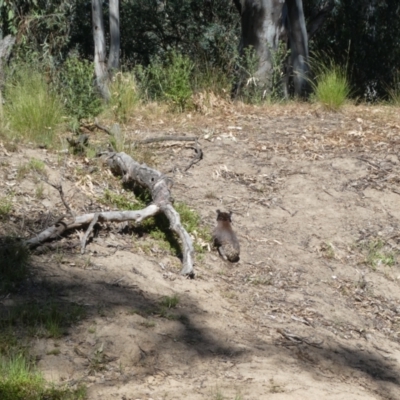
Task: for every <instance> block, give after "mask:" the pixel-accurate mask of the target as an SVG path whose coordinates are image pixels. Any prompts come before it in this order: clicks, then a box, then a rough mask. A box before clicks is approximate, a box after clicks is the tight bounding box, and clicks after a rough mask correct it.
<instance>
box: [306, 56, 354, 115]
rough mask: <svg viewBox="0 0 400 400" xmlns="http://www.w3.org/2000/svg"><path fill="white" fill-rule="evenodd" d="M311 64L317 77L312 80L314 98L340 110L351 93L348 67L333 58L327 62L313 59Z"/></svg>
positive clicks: (331, 108) (332, 108)
mask: <svg viewBox="0 0 400 400" xmlns="http://www.w3.org/2000/svg"><path fill="white" fill-rule="evenodd" d="M311 65H312V67H313V69H314V71H315V79H314V81H312V82H311V86H312V88H313V91H314V94H313V95H312V99H313V100H314V101H317V102H318V103H321V104H322V105H323V106H324V107H325V108H327V109H328V110H338V109H339V108H340V107H341V106H342V105H343V104H344V103H345V101H346V100H347V99H348V97H349V95H350V93H351V90H350V84H349V80H348V78H347V73H346V68H345V67H341V66H339V65H336V64H335V63H334V62H333V61H331V60H328V62H326V63H324V62H321V61H315V60H312V61H311Z"/></svg>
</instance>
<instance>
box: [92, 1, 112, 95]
mask: <svg viewBox="0 0 400 400" xmlns="http://www.w3.org/2000/svg"><path fill="white" fill-rule="evenodd" d="M92 23H93V39H94V69H95V73H96V84H97V87H98V89H99V91H100V94H101V96H102V97H103V98H104V99H105V100H106V101H108V100H109V99H110V91H109V89H108V83H109V75H108V70H107V65H106V41H105V37H104V22H103V9H102V2H101V0H92Z"/></svg>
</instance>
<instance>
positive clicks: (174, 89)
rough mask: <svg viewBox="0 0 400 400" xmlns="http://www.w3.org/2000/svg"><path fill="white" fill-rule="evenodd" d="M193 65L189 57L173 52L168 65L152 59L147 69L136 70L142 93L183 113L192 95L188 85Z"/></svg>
mask: <svg viewBox="0 0 400 400" xmlns="http://www.w3.org/2000/svg"><path fill="white" fill-rule="evenodd" d="M193 68H194V64H193V63H192V62H191V61H190V59H189V57H187V56H184V55H182V54H179V53H177V52H176V51H173V52H171V53H170V55H169V63H162V62H161V61H160V60H158V59H154V60H153V62H152V63H151V64H150V65H149V67H148V68H147V69H145V70H144V69H138V70H137V73H138V76H139V79H140V80H141V83H142V91H144V92H145V93H146V94H147V95H148V96H149V97H150V98H154V99H160V100H164V101H167V102H169V103H171V104H172V105H173V107H174V108H175V109H177V110H178V111H184V110H185V108H187V106H188V101H189V99H190V97H191V96H192V94H193V91H192V87H191V84H190V80H191V76H192V71H193Z"/></svg>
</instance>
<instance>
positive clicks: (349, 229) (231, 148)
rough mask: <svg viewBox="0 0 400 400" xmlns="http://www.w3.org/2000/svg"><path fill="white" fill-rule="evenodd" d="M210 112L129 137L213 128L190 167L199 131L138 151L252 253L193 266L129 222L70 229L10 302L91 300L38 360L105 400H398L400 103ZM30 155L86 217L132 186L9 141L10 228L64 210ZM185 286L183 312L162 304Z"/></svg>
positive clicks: (59, 379)
mask: <svg viewBox="0 0 400 400" xmlns="http://www.w3.org/2000/svg"><path fill="white" fill-rule="evenodd" d="M203 111H204V110H203ZM204 112H206V114H196V113H192V114H187V115H181V116H180V115H179V116H171V115H170V116H168V114H162V113H159V114H158V113H157V112H156V111H154V112H150V113H148V114H140V113H138V116H137V117H135V118H132V120H131V121H130V123H129V125H127V126H122V130H123V134H124V136H125V142H126V143H129V142H130V141H132V140H135V139H137V138H150V137H157V136H164V135H187V136H196V137H198V138H199V144H200V146H201V148H202V150H203V153H204V157H203V159H202V160H201V161H200V162H199V163H197V164H195V165H193V166H192V167H191V168H190V169H189V170H188V171H187V172H183V170H184V167H185V166H186V165H188V163H189V162H190V160H191V159H192V157H193V155H194V151H193V148H192V147H191V146H192V145H193V143H190V142H176V141H168V142H163V143H154V144H148V145H145V146H142V147H141V148H140V156H141V157H143V158H144V159H145V160H147V161H148V162H150V163H153V165H154V166H155V168H157V169H158V170H160V171H167V170H170V169H172V170H173V172H170V173H169V174H168V175H169V176H170V177H171V178H172V179H173V181H174V186H173V188H172V195H173V197H174V199H175V200H176V201H179V202H184V203H186V204H187V205H188V206H190V207H191V208H192V209H194V210H196V211H197V212H198V213H199V214H200V216H201V221H202V224H204V225H205V226H207V227H209V228H210V230H211V229H212V227H213V226H214V225H215V217H216V209H221V210H231V211H232V212H233V227H234V229H235V231H236V232H237V235H238V238H239V240H240V244H241V259H240V261H239V262H238V263H236V264H229V263H226V262H224V261H223V260H221V259H220V258H219V256H218V254H217V252H215V251H208V250H207V251H206V253H205V254H204V255H202V256H201V257H199V258H198V260H197V262H196V265H195V272H196V277H195V279H187V278H185V277H182V276H180V275H179V270H180V261H179V259H178V258H177V257H175V256H174V255H172V254H170V253H169V252H168V251H166V250H163V248H162V247H159V246H158V245H157V243H155V242H150V245H147V247H146V245H145V244H146V243H148V238H146V237H145V236H143V237H138V236H136V235H132V234H130V233H126V231H124V230H123V229H120V228H119V227H118V226H117V224H108V225H105V224H104V225H102V226H101V227H100V228H99V230H98V232H97V235H96V237H95V238H94V239H93V240H92V241H91V242H90V243H89V244H88V246H87V250H86V254H85V255H81V254H80V248H79V237H80V235H82V232H72V233H71V234H70V235H68V236H67V237H66V238H64V239H62V240H60V241H59V242H58V244H59V246H60V247H59V248H57V250H49V251H47V252H45V253H43V254H37V255H34V256H33V265H32V277H31V280H30V283H29V284H27V286H26V288H25V289H26V290H25V291H24V292H23V293H18V294H16V295H10V296H8V297H7V298H3V299H0V303H1V304H2V305H3V307H7V306H9V305H10V304H14V302H18V301H20V300H21V299H22V298H25V299H26V298H28V299H32V301H33V300H35V299H37V298H39V297H41V296H42V297H43V296H46V293H48V292H49V291H52V292H53V293H54V292H55V293H56V296H57V297H58V298H59V299H60V300H62V301H63V302H65V303H74V304H75V303H78V304H81V305H82V306H83V307H85V309H86V316H85V317H84V318H82V319H81V321H79V323H78V324H76V325H74V326H72V327H70V328H69V330H68V334H67V335H66V336H64V337H63V338H61V339H57V340H55V339H48V338H41V337H38V338H33V339H32V340H31V346H32V353H33V354H34V355H36V358H37V360H38V366H39V368H40V370H41V371H43V373H44V374H45V377H46V378H47V379H49V380H51V381H54V382H56V383H62V384H67V385H70V386H72V387H73V386H74V385H76V384H78V383H79V382H84V383H85V384H86V385H87V387H88V397H89V399H93V400H94V399H96V400H100V399H104V400H108V399H110V400H111V399H121V400H136V399H141V400H150V399H153V400H161V399H163V400H164V399H170V400H171V399H193V400H197V399H216V400H218V399H236V400H262V399H275V400H289V399H307V400H312V399H318V400H319V399H335V400H339V399H345V400H349V399H352V400H355V399H362V400H367V399H393V400H395V399H400V365H399V362H400V288H399V284H400V263H399V262H400V232H399V226H400V159H399V157H398V155H399V154H400V153H399V150H400V110H399V109H395V108H390V107H372V106H371V107H368V106H348V107H346V108H345V109H344V110H343V111H341V112H339V113H329V112H326V111H323V110H322V109H320V108H318V107H317V106H310V105H307V104H304V105H303V104H292V105H285V106H269V107H250V106H240V105H229V106H226V107H220V108H218V109H217V110H213V109H210V110H205V111H204ZM89 134H90V136H91V138H90V140H91V141H93V142H95V141H96V140H100V139H99V138H102V137H104V138H105V140H106V139H107V135H106V134H105V133H104V132H101V131H91V132H89ZM134 151H135V150H134ZM31 158H37V159H41V160H43V161H44V162H45V164H46V171H47V174H48V179H49V180H50V181H52V182H56V181H59V180H60V178H61V177H62V178H63V185H64V189H65V192H66V198H67V201H68V202H69V204H70V205H71V207H72V208H73V210H74V211H75V212H76V213H77V214H82V213H85V212H89V211H90V210H99V209H105V206H104V205H102V204H101V203H100V202H99V198H101V196H103V194H104V190H105V189H106V188H110V189H112V190H115V191H120V192H121V190H122V188H121V187H120V182H119V180H118V178H115V177H113V176H112V174H111V173H110V172H109V171H108V170H107V168H106V167H105V166H101V165H100V164H99V163H98V161H96V160H94V159H87V158H85V157H82V156H71V155H65V154H64V153H63V152H58V153H56V152H52V151H46V150H43V149H37V148H34V147H33V146H26V147H24V146H21V145H20V146H19V147H18V150H17V151H14V152H12V151H10V150H7V146H5V145H2V147H0V170H1V172H2V173H3V175H4V179H3V180H1V183H0V190H1V192H2V193H6V194H7V193H11V191H12V193H13V196H14V197H13V199H14V200H13V214H12V219H11V221H10V224H9V225H8V226H7V229H8V230H12V229H15V230H17V229H20V230H21V228H23V231H24V232H25V236H26V237H31V236H33V235H34V234H35V232H38V231H40V230H41V229H44V228H45V227H46V226H47V225H48V224H49V221H50V220H51V219H52V218H55V217H57V216H59V215H61V214H63V213H64V212H65V210H64V208H63V205H62V202H61V200H60V197H59V195H58V192H57V191H56V190H54V189H53V188H51V187H50V186H47V185H46V186H45V187H44V193H45V196H44V198H43V199H40V200H37V199H36V198H35V190H37V185H38V184H39V183H38V181H37V176H35V174H34V173H33V172H32V173H29V174H28V175H27V176H25V177H23V178H18V176H17V171H18V166H19V165H21V164H23V163H24V162H26V161H27V160H29V159H31ZM22 217H24V218H25V219H24V223H23V224H22V222H21V221H22ZM46 224H47V225H46ZM33 226H34V228H33ZM4 229H5V228H4V226H3V231H4ZM5 233H6V232H2V234H5ZM8 233H9V232H8ZM175 295H177V296H178V297H179V303H178V305H177V306H176V308H173V309H171V310H169V311H168V312H170V314H160V313H157V312H153V311H151V310H156V309H157V307H158V304H159V302H160V300H161V299H162V298H163V297H164V296H170V297H173V296H175ZM149 310H150V311H149ZM55 346H57V348H58V349H59V351H58V352H57V354H56V352H52V349H54V348H55Z"/></svg>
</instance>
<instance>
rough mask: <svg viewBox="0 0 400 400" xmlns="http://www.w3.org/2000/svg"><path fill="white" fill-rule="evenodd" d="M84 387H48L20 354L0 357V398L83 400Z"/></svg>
mask: <svg viewBox="0 0 400 400" xmlns="http://www.w3.org/2000/svg"><path fill="white" fill-rule="evenodd" d="M86 398H87V395H86V388H85V387H83V386H80V387H79V388H78V389H76V390H71V389H67V388H66V389H62V388H58V389H57V388H54V387H48V385H47V384H46V382H45V380H44V379H43V377H42V375H41V374H40V373H39V372H38V371H37V370H36V369H35V367H34V366H33V365H32V363H30V362H29V361H28V360H27V359H26V358H25V357H24V356H23V355H22V354H17V355H15V356H11V357H7V358H6V357H0V399H2V400H83V399H86Z"/></svg>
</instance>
